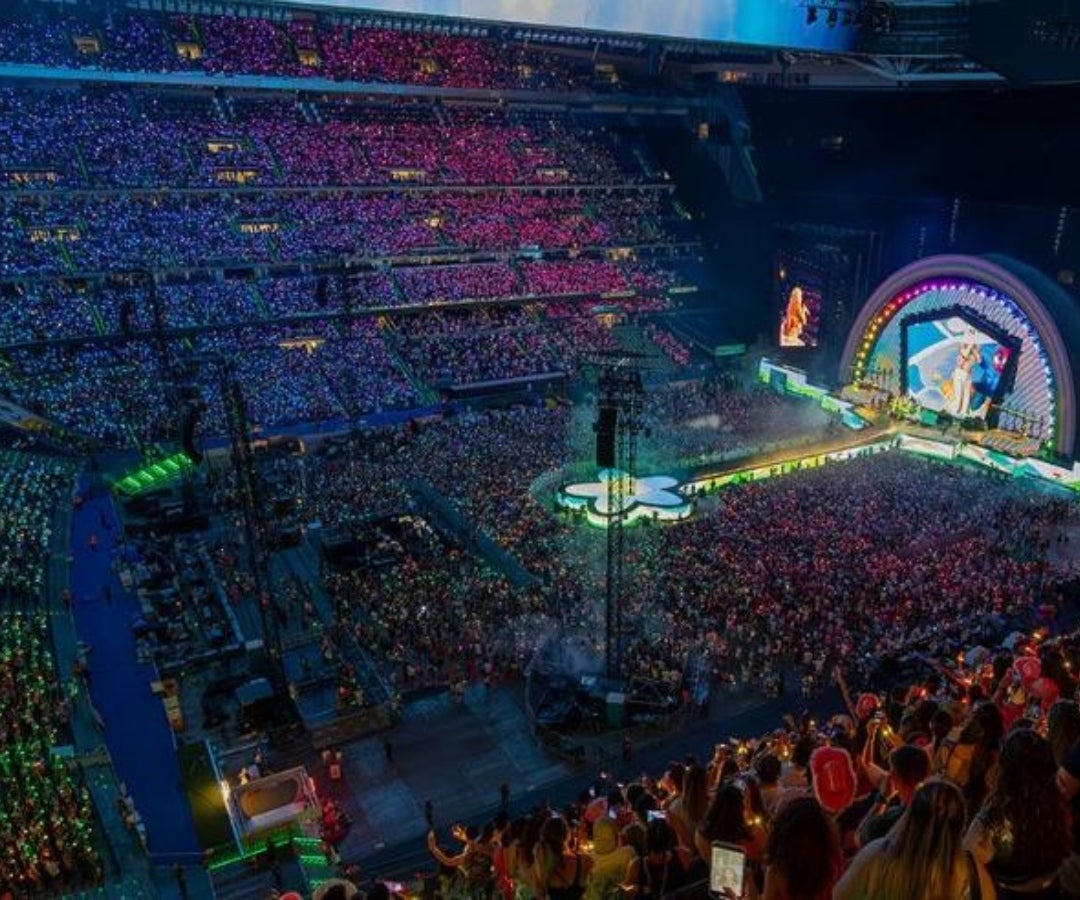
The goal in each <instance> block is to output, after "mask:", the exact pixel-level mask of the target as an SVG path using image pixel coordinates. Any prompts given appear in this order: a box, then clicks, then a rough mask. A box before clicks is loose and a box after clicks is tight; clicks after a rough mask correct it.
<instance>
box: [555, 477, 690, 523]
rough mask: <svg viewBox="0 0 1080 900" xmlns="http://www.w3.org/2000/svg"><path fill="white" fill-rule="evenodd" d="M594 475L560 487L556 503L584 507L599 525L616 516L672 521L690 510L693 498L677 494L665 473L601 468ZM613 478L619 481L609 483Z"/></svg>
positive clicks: (676, 484)
mask: <svg viewBox="0 0 1080 900" xmlns="http://www.w3.org/2000/svg"><path fill="white" fill-rule="evenodd" d="M597 478H598V480H597V481H589V482H582V483H579V484H567V485H564V486H563V487H561V488H560V489H559V492H558V494H557V502H558V504H559V506H561V507H563V508H564V509H574V510H582V509H583V510H585V516H586V518H587V519H588V521H589V523H590V524H592V525H599V526H600V527H602V528H603V527H607V524H608V522H609V521H611V520H612V519H613V518H615V517H616V516H620V517H621V518H622V519H623V522H624V523H625V524H630V523H631V522H634V521H636V520H638V519H642V518H649V519H658V520H661V521H667V522H672V521H676V520H678V519H685V518H686V517H687V516H689V515H690V513H691V512H693V509H694V504H693V501H691V500H688V499H687V498H686V497H684V496H683V495H682V494H681V493H679V486H680V485H679V480H678V479H677V478H672V477H670V476H669V475H648V476H645V477H644V478H631V477H630V475H628V474H627V473H626V472H621V471H619V470H618V469H601V470H600V472H599V474H598V475H597ZM616 479H621V480H622V484H621V485H619V484H612V482H613V481H615V480H616ZM613 495H614V496H613ZM613 500H614V503H613V502H612V501H613Z"/></svg>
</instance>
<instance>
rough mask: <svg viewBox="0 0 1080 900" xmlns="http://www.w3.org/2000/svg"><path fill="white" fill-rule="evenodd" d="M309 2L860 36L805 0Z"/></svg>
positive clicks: (758, 38) (551, 20)
mask: <svg viewBox="0 0 1080 900" xmlns="http://www.w3.org/2000/svg"><path fill="white" fill-rule="evenodd" d="M280 2H282V3H285V2H286V0H280ZM291 2H295V0H291ZM308 4H310V5H312V6H329V7H335V8H338V9H349V10H355V11H358V12H362V11H373V12H389V13H404V14H407V15H428V16H444V17H450V18H455V19H474V20H478V21H482V22H511V23H515V24H521V25H537V26H542V27H550V28H570V29H582V30H587V31H599V32H608V33H616V34H634V35H652V36H657V37H673V38H686V39H689V40H700V41H715V42H718V43H730V44H757V45H761V46H769V47H793V48H804V49H809V50H851V49H853V48H854V46H855V37H856V29H855V28H854V27H852V26H851V25H850V24H849V25H844V24H842V23H841V24H837V23H836V22H835V21H834V23H833V25H832V27H830V26H829V25H828V24H827V23H826V21H825V18H826V17H825V15H824V14H822V15H820V16H810V15H808V13H807V4H806V3H805V2H802V0H665V2H660V0H306V3H305V5H308Z"/></svg>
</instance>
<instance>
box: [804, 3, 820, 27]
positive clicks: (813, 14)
mask: <svg viewBox="0 0 1080 900" xmlns="http://www.w3.org/2000/svg"><path fill="white" fill-rule="evenodd" d="M816 21H817V7H816V6H808V7H806V24H807V25H813V24H814V23H815V22H816Z"/></svg>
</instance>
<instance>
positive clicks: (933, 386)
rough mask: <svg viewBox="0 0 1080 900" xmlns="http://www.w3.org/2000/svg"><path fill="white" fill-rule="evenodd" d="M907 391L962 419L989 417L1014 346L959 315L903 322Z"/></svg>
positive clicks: (928, 406)
mask: <svg viewBox="0 0 1080 900" xmlns="http://www.w3.org/2000/svg"><path fill="white" fill-rule="evenodd" d="M904 338H905V344H906V348H905V349H906V353H905V358H904V367H905V372H906V376H907V393H908V395H909V396H911V397H912V398H913V399H914V400H915V401H916V402H917V403H918V404H919V405H920V406H922V407H924V408H925V409H930V410H933V411H934V412H945V413H948V414H949V415H951V416H955V417H956V418H958V419H969V418H978V419H985V418H986V415H987V413H988V412H989V411H990V407H991V405H992V404H993V403H994V402H995V401H996V400H997V399H998V394H999V393H1000V390H1001V387H1002V376H1003V375H1004V373H1005V369H1006V367H1007V366H1008V364H1009V359H1010V356H1011V355H1012V352H1013V351H1012V348H1010V347H1008V346H1006V345H1005V344H1004V343H1002V342H1001V341H1000V340H999V339H998V338H996V337H994V336H993V335H991V334H988V333H987V331H984V330H983V329H980V328H977V327H976V326H975V325H973V324H972V323H971V322H968V321H967V320H966V319H963V318H961V317H960V316H956V315H953V316H947V317H943V318H931V319H921V320H915V321H912V320H908V321H905V323H904Z"/></svg>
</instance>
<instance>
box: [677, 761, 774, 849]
mask: <svg viewBox="0 0 1080 900" xmlns="http://www.w3.org/2000/svg"><path fill="white" fill-rule="evenodd" d="M713 841H723V842H724V843H727V844H738V845H739V846H740V847H742V849H743V851H744V852H745V853H746V859H747V862H749V863H754V864H757V863H760V862H761V859H762V856H763V854H764V852H765V829H764V827H763V826H762V825H761V823H760V822H751V821H750V818H749V816H747V812H746V799H745V797H744V796H743V790H742V788H740V787H739V785H738V784H736V783H735V782H733V781H729V782H728V783H727V784H723V785H721V786H720V788H719V790H717V792H716V796H715V797H713V801H712V803H711V804H710V805H709V809H708V811H707V812H706V813H705V818H704V819H703V820H702V822H701V825H700V826H699V827H698V829H697V832H696V833H695V834H694V846H695V848H696V849H697V852H698V855H699V856H700V857H701V858H702V859H704V860H708V859H709V858H710V856H711V849H710V848H711V847H712V842H713Z"/></svg>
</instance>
